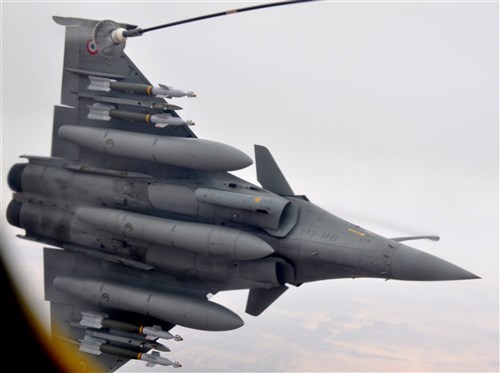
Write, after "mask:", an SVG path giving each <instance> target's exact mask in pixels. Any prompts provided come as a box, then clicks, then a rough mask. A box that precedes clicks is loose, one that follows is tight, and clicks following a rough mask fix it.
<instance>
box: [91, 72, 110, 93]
mask: <svg viewBox="0 0 500 373" xmlns="http://www.w3.org/2000/svg"><path fill="white" fill-rule="evenodd" d="M89 80H90V84H89V86H88V87H87V89H88V90H91V91H104V92H109V91H111V87H110V83H111V82H116V80H113V79H108V78H101V77H97V76H90V75H89Z"/></svg>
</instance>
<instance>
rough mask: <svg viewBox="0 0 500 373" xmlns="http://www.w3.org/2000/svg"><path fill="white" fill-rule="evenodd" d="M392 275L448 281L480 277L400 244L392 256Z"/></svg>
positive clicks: (401, 278)
mask: <svg viewBox="0 0 500 373" xmlns="http://www.w3.org/2000/svg"><path fill="white" fill-rule="evenodd" d="M392 276H393V278H394V279H396V280H410V281H448V280H471V279H476V278H480V277H478V276H476V275H475V274H473V273H470V272H468V271H466V270H465V269H462V268H460V267H457V266H456V265H454V264H451V263H448V262H447V261H445V260H443V259H439V258H437V257H435V256H433V255H430V254H427V253H424V252H422V251H419V250H416V249H413V248H411V247H408V246H403V245H402V246H401V247H400V248H399V249H398V250H397V251H396V253H395V254H394V257H393V258H392Z"/></svg>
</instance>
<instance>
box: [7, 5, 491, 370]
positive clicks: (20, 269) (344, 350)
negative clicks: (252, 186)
mask: <svg viewBox="0 0 500 373" xmlns="http://www.w3.org/2000/svg"><path fill="white" fill-rule="evenodd" d="M247 5H249V3H244V2H240V3H235V2H231V3H229V2H194V3H186V2H182V3H180V2H156V3H143V2H141V3H5V2H4V3H2V19H1V24H2V26H1V27H2V53H1V56H2V109H1V113H2V136H1V139H2V144H1V147H2V236H1V239H2V251H3V254H5V257H6V259H7V260H8V262H9V263H10V265H11V269H12V273H13V275H14V276H15V279H16V282H17V283H18V284H19V286H20V287H21V289H22V290H23V292H24V293H25V294H26V296H27V299H28V301H29V303H30V305H31V306H32V307H33V308H34V309H35V310H36V312H37V313H38V314H39V315H40V317H41V318H42V320H43V323H44V324H45V325H48V309H49V308H48V304H47V303H46V302H44V301H43V271H42V269H43V264H42V246H41V245H35V244H31V243H28V242H24V241H22V240H19V239H16V238H15V235H16V234H20V233H22V231H21V230H18V229H15V228H13V227H11V226H9V225H8V224H7V223H6V222H5V217H4V214H5V213H4V211H5V208H6V206H7V204H8V202H9V200H10V198H11V192H10V191H9V190H8V187H7V186H6V181H5V180H6V174H7V172H8V170H9V168H10V166H11V165H12V164H14V163H16V162H18V161H19V160H18V158H17V157H18V156H19V155H21V154H36V155H49V154H50V141H51V127H52V113H53V105H55V104H58V103H59V98H60V84H61V69H62V58H63V50H64V47H63V43H64V28H63V27H62V26H59V25H57V24H55V23H54V22H53V21H52V19H51V16H52V15H61V16H73V17H82V18H92V19H114V20H116V21H123V22H128V23H132V24H137V25H139V26H141V27H148V26H153V25H156V24H160V23H165V22H169V21H175V20H180V19H184V18H189V17H194V16H198V15H202V14H206V13H211V12H216V11H221V10H226V9H230V8H234V7H241V6H247ZM498 10H499V9H498V4H497V3H493V2H489V3H486V2H483V3H478V2H470V3H466V2H460V3H459V2H440V3H432V2H425V3H418V2H417V3H415V2H387V3H380V2H362V3H361V2H356V3H352V2H351V3H346V2H321V3H312V4H305V5H304V4H302V5H295V6H289V7H286V8H279V9H270V10H263V11H258V12H254V13H245V14H239V15H234V16H229V17H225V18H220V19H214V20H209V21H205V22H200V23H197V24H192V25H185V26H179V27H177V28H172V29H170V30H163V31H158V32H154V33H150V34H146V35H144V36H143V37H142V38H137V39H133V40H130V41H129V42H128V45H127V49H126V52H127V54H128V55H129V56H130V57H131V58H132V60H134V62H135V63H136V64H137V66H138V67H139V68H140V69H141V70H142V72H143V73H144V74H145V75H146V76H147V77H148V78H149V79H150V80H151V81H152V82H154V83H164V84H168V85H173V86H176V87H178V88H181V89H186V90H193V91H195V92H196V93H197V94H198V98H196V99H180V100H176V101H175V103H176V104H179V105H180V106H182V107H184V110H183V111H181V112H179V114H180V115H181V116H182V117H183V118H186V119H192V120H194V121H195V122H196V123H197V125H196V127H195V128H194V131H195V132H196V134H197V135H198V136H199V137H201V138H208V139H212V140H216V141H220V142H224V143H228V144H230V145H232V146H235V147H237V148H239V149H241V150H243V151H245V152H246V153H247V154H249V155H251V156H253V144H256V143H257V144H262V145H266V146H267V147H268V148H269V149H270V150H271V151H272V153H273V154H274V156H275V158H276V160H277V162H278V164H279V165H280V167H281V169H282V171H283V173H284V174H285V175H286V177H287V179H288V181H289V183H290V185H291V186H292V188H293V189H294V191H295V192H296V193H298V194H306V195H307V196H308V197H309V199H310V200H311V201H313V202H314V203H316V204H318V205H320V206H322V207H323V208H325V209H327V210H328V211H330V212H332V213H334V214H336V215H338V216H340V217H342V218H345V219H347V220H350V221H353V222H355V223H358V224H360V225H362V226H364V227H365V228H367V229H369V230H372V231H375V232H377V233H380V234H383V235H386V236H389V237H394V236H403V235H414V234H438V235H440V236H441V241H440V242H438V243H434V242H425V241H415V242H414V243H413V246H414V247H416V248H418V249H421V250H424V251H426V252H430V253H432V254H434V255H437V256H439V257H441V258H443V259H445V260H447V261H450V262H452V263H454V264H457V265H459V266H461V267H463V268H465V269H467V270H468V271H471V272H473V273H475V274H477V275H479V276H481V277H482V279H481V280H475V281H462V282H443V283H418V282H415V283H413V282H398V281H387V282H385V281H382V280H373V279H371V280H369V279H356V280H335V281H326V282H320V283H314V284H306V285H303V286H301V287H300V288H292V289H291V290H290V291H288V292H287V293H286V294H285V295H284V296H283V297H282V298H280V299H279V300H278V301H277V302H276V303H275V304H274V305H273V306H272V307H271V308H270V309H268V310H267V311H266V312H265V313H264V314H263V315H261V316H259V317H257V318H255V317H252V316H249V315H246V314H245V313H244V308H245V302H246V292H245V291H237V292H228V293H221V294H217V295H216V296H215V297H214V298H213V300H214V301H216V302H219V303H221V304H223V305H225V306H227V307H229V308H231V309H232V310H233V311H235V312H237V313H238V314H239V315H240V316H241V317H242V318H243V319H244V321H245V323H246V325H245V326H244V327H243V328H241V329H238V330H235V331H231V332H222V333H208V332H202V331H194V330H188V329H185V328H181V327H176V328H175V329H174V331H175V332H176V333H179V334H181V335H183V337H184V342H182V343H170V344H169V345H170V347H171V349H172V352H171V353H169V354H168V355H167V356H168V357H169V358H170V359H171V360H179V361H181V362H182V363H183V365H184V367H183V368H182V371H185V372H189V371H219V370H220V371H498V369H499V324H498V317H499V313H498V307H499V304H498V302H499V296H498V292H499V286H498V280H499V278H498V268H499V261H498V259H499V256H498V250H499V245H498V243H499V242H498V241H499V240H498V234H499V219H498V210H499V198H498V192H499V189H498V188H499V185H498V171H499V167H498V166H499V160H498V142H499V140H498V135H499V134H498V127H499V118H498V113H499V107H498V106H499V104H498V102H499V94H498V89H499V76H498V67H499V53H498V45H499V37H498V31H499V30H498V24H499V20H498V19H499V16H498ZM236 174H237V175H238V176H240V177H243V178H245V179H247V180H249V181H252V182H256V179H255V169H254V167H249V168H248V169H245V170H242V171H239V172H237V173H236ZM162 369H164V368H162V367H156V368H154V369H153V370H152V371H157V370H158V371H160V370H162ZM167 370H170V369H167ZM122 371H127V372H130V371H151V370H150V369H147V368H146V367H145V365H144V363H142V362H131V363H130V364H128V365H127V366H125V367H124V368H123V369H122Z"/></svg>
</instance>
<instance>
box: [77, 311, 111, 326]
mask: <svg viewBox="0 0 500 373" xmlns="http://www.w3.org/2000/svg"><path fill="white" fill-rule="evenodd" d="M81 314H82V319H81V320H80V325H82V326H86V327H89V328H95V329H101V328H102V320H104V319H105V318H107V317H108V315H106V314H101V313H93V312H83V311H82V312H81Z"/></svg>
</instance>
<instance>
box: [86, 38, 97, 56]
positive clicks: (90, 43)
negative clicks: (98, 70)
mask: <svg viewBox="0 0 500 373" xmlns="http://www.w3.org/2000/svg"><path fill="white" fill-rule="evenodd" d="M87 52H89V53H90V54H91V55H94V54H96V53H97V46H96V45H95V42H94V41H93V40H92V39H90V40H89V41H87Z"/></svg>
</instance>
